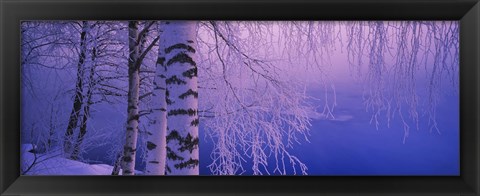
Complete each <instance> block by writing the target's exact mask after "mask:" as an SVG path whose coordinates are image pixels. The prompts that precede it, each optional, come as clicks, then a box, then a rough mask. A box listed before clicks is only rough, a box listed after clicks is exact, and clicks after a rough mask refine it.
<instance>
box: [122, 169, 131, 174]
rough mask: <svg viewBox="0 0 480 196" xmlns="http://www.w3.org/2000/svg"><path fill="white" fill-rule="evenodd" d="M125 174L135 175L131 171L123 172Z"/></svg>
mask: <svg viewBox="0 0 480 196" xmlns="http://www.w3.org/2000/svg"><path fill="white" fill-rule="evenodd" d="M123 173H124V174H133V172H132V171H130V170H125V172H123Z"/></svg>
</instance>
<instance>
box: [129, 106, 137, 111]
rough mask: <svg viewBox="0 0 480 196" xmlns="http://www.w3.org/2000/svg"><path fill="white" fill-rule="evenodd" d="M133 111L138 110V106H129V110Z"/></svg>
mask: <svg viewBox="0 0 480 196" xmlns="http://www.w3.org/2000/svg"><path fill="white" fill-rule="evenodd" d="M133 109H137V106H134V105H131V106H128V110H133Z"/></svg>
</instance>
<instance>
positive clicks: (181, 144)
mask: <svg viewBox="0 0 480 196" xmlns="http://www.w3.org/2000/svg"><path fill="white" fill-rule="evenodd" d="M161 25H163V30H164V31H163V36H162V37H161V40H162V41H161V42H160V43H161V44H162V45H163V46H160V47H162V48H165V50H164V52H165V66H166V69H167V73H166V85H167V92H166V95H167V104H168V107H167V118H168V128H167V133H168V135H167V138H166V139H167V167H166V170H167V174H168V175H198V174H199V160H198V158H199V157H198V156H199V152H198V114H197V110H198V84H197V64H196V59H197V58H196V55H195V49H194V48H195V46H196V45H195V41H196V35H197V32H196V22H190V21H170V22H169V21H166V22H162V24H161Z"/></svg>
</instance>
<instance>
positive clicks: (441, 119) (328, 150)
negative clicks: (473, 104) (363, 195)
mask: <svg viewBox="0 0 480 196" xmlns="http://www.w3.org/2000/svg"><path fill="white" fill-rule="evenodd" d="M313 93H314V94H315V93H319V92H313ZM337 103H338V106H337V107H336V108H335V115H337V116H339V117H340V116H351V119H350V120H345V121H329V120H313V121H312V127H311V132H310V133H311V137H310V143H303V144H302V145H297V146H295V148H294V149H291V152H292V154H293V155H296V156H297V157H299V158H300V160H302V161H303V163H305V164H306V165H307V166H308V171H307V172H308V174H309V175H459V171H460V170H459V105H458V95H456V94H451V95H450V96H444V97H442V98H441V101H440V103H439V105H438V108H437V122H438V127H439V128H440V131H441V134H438V133H437V132H436V131H433V132H430V126H429V125H428V119H427V118H426V116H424V117H421V118H420V124H419V130H417V129H416V128H415V126H413V125H411V127H412V128H411V129H410V134H409V137H408V138H407V139H406V142H405V143H403V137H404V130H403V125H402V124H401V123H400V121H399V119H398V118H396V120H393V121H392V123H391V126H390V128H388V127H387V126H386V123H385V121H384V122H383V124H381V126H380V127H379V129H378V130H377V129H376V128H375V126H374V125H373V124H370V123H369V121H370V117H371V114H370V113H367V112H366V111H365V109H364V106H363V105H362V98H361V95H360V93H359V91H351V90H348V91H345V89H344V91H342V90H340V91H338V90H337ZM420 110H421V108H420ZM344 119H345V118H344ZM383 120H384V119H383ZM200 146H201V151H200V153H201V161H200V174H202V175H209V174H210V171H209V169H208V168H207V166H208V165H209V164H210V162H209V161H208V158H209V153H210V151H211V148H212V143H211V142H205V141H202V140H201V141H200ZM270 165H271V166H273V165H274V162H273V160H272V161H271V162H270ZM251 167H252V164H251V163H245V164H244V168H246V169H247V171H246V172H245V173H244V175H249V174H250V175H251V174H252V171H251V169H250V168H251ZM287 171H288V173H290V174H293V172H292V170H291V169H289V170H287Z"/></svg>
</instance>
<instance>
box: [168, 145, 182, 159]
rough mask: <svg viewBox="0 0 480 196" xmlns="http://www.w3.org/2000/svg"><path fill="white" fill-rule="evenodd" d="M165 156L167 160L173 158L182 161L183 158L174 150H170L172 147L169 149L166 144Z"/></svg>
mask: <svg viewBox="0 0 480 196" xmlns="http://www.w3.org/2000/svg"><path fill="white" fill-rule="evenodd" d="M167 158H168V159H169V160H173V161H176V160H180V161H183V160H184V158H183V157H181V156H178V155H177V154H176V153H175V152H173V151H172V149H170V148H169V147H168V146H167Z"/></svg>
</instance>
